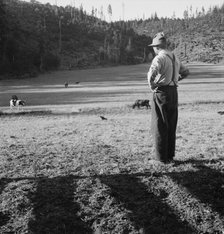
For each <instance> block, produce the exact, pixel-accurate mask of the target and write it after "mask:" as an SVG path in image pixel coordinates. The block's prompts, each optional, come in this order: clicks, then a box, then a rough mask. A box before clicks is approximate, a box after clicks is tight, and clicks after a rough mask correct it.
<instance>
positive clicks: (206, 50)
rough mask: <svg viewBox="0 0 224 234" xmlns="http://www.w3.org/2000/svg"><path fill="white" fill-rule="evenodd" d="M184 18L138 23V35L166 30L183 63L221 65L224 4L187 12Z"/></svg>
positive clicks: (223, 49)
mask: <svg viewBox="0 0 224 234" xmlns="http://www.w3.org/2000/svg"><path fill="white" fill-rule="evenodd" d="M183 16H184V18H183V19H176V18H175V15H174V16H173V17H172V19H169V18H160V19H159V18H158V17H157V15H156V14H155V16H154V17H151V18H150V19H147V20H145V21H142V20H140V21H138V22H135V26H134V29H135V31H136V32H137V33H138V34H145V35H150V36H153V35H154V34H155V33H156V32H159V31H164V32H165V34H166V35H167V37H168V38H169V39H170V47H171V49H173V50H174V51H175V53H176V54H177V55H179V56H180V57H181V59H182V60H188V61H202V62H209V63H217V62H220V61H221V60H222V59H223V58H224V4H223V5H222V6H221V7H220V8H219V7H217V6H214V7H213V8H212V7H211V8H210V9H209V10H208V12H205V10H204V7H203V6H202V9H201V11H199V10H196V11H195V12H193V10H192V7H190V9H188V10H185V12H184V14H183Z"/></svg>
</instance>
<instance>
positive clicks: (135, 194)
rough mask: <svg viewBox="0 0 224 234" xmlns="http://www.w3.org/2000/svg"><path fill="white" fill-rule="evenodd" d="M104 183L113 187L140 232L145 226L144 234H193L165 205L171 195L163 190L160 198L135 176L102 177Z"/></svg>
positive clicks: (112, 194) (112, 191) (113, 194)
mask: <svg viewBox="0 0 224 234" xmlns="http://www.w3.org/2000/svg"><path fill="white" fill-rule="evenodd" d="M101 182H102V183H104V184H106V185H107V186H109V187H110V189H111V196H113V197H114V198H115V199H116V200H117V201H118V202H120V203H122V204H124V207H125V208H126V209H128V210H129V211H131V213H130V214H129V219H130V220H131V221H132V222H133V224H134V225H135V228H136V229H137V230H140V229H141V228H142V227H143V228H144V233H151V234H157V233H158V234H159V233H163V234H178V233H181V234H191V233H194V230H193V229H192V228H191V227H190V226H189V225H188V223H187V222H184V221H181V220H180V219H179V218H178V216H177V215H176V214H175V213H174V212H173V210H172V209H170V207H169V206H168V205H167V204H166V203H165V202H163V200H164V199H165V198H166V197H167V196H168V194H167V193H166V192H164V191H161V192H160V194H159V195H155V194H153V193H152V192H149V191H148V190H149V188H147V186H146V185H144V184H143V183H142V182H141V181H140V179H139V178H137V177H136V176H133V175H125V176H124V175H115V176H108V177H102V178H101ZM127 233H129V232H127Z"/></svg>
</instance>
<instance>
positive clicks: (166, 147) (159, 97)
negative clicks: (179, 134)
mask: <svg viewBox="0 0 224 234" xmlns="http://www.w3.org/2000/svg"><path fill="white" fill-rule="evenodd" d="M177 119H178V94H177V87H176V86H164V87H160V88H158V90H157V92H155V93H153V100H152V122H151V123H152V135H153V141H154V144H155V159H156V160H159V161H162V162H169V161H170V160H172V159H173V158H174V156H175V145H176V127H177Z"/></svg>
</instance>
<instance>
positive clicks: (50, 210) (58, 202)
mask: <svg viewBox="0 0 224 234" xmlns="http://www.w3.org/2000/svg"><path fill="white" fill-rule="evenodd" d="M75 191H76V185H75V181H74V179H73V178H72V177H69V176H68V177H56V178H43V179H40V180H39V181H38V183H37V189H36V191H35V192H34V193H30V200H31V202H32V204H33V215H34V218H33V219H32V220H30V221H29V224H28V227H29V232H30V233H40V234H51V233H52V234H61V233H69V234H72V233H74V234H75V233H80V234H82V233H83V234H84V233H85V234H88V233H92V230H91V229H90V228H89V227H88V225H87V224H86V223H85V222H84V221H82V220H81V219H80V217H78V216H77V212H78V211H79V210H80V207H79V205H78V204H77V203H75V202H74V192H75Z"/></svg>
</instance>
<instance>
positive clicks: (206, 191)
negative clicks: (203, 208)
mask: <svg viewBox="0 0 224 234" xmlns="http://www.w3.org/2000/svg"><path fill="white" fill-rule="evenodd" d="M222 161H223V160H221V159H220V160H204V161H197V160H189V161H186V162H185V163H191V164H193V165H194V166H195V168H197V169H198V171H184V172H181V173H179V172H172V173H168V175H169V176H170V177H171V178H172V179H173V180H174V181H175V182H177V183H179V184H181V185H182V186H184V187H185V188H187V190H188V191H189V192H190V193H191V194H192V195H193V196H194V197H196V198H197V199H198V200H199V201H201V202H202V203H205V204H210V206H211V208H212V209H213V210H214V211H216V212H218V213H219V214H220V215H222V216H224V196H223V194H224V186H223V185H224V175H223V173H221V172H220V171H217V170H215V169H212V168H211V167H208V166H206V165H205V164H208V163H210V164H211V165H212V164H216V163H219V162H222ZM179 163H180V162H179ZM180 164H181V163H180Z"/></svg>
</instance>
